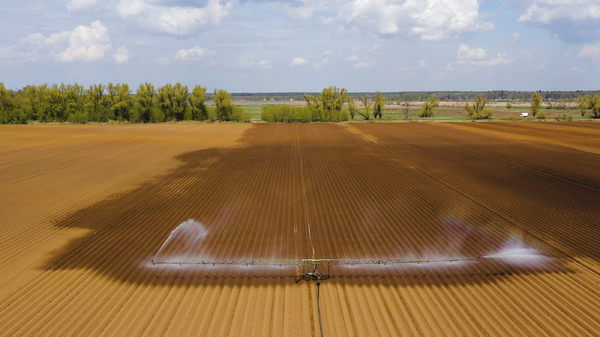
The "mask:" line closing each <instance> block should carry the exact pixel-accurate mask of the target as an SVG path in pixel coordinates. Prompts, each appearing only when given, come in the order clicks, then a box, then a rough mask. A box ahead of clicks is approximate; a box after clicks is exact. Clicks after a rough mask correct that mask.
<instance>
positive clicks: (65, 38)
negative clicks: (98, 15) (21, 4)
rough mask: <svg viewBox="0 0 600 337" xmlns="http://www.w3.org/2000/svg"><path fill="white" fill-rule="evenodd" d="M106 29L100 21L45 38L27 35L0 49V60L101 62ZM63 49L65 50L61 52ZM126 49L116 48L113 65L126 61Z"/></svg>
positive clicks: (108, 47)
mask: <svg viewBox="0 0 600 337" xmlns="http://www.w3.org/2000/svg"><path fill="white" fill-rule="evenodd" d="M109 42H110V37H109V35H108V29H107V28H106V27H104V25H102V23H101V22H100V21H94V22H92V23H91V25H90V26H89V27H88V26H83V25H81V26H78V27H75V29H74V30H73V31H67V30H65V31H62V32H60V33H54V34H51V35H50V36H48V37H45V36H44V35H42V34H40V33H35V34H31V35H28V36H26V37H24V38H22V39H21V41H20V42H19V43H18V44H16V45H14V46H10V47H6V48H1V49H0V58H7V59H14V60H18V61H39V60H55V61H59V62H77V61H80V62H95V61H100V60H102V59H104V58H105V57H106V56H107V55H109V51H110V50H111V45H110V43H109ZM65 48H66V49H65ZM129 57H130V54H129V51H128V50H127V48H126V47H119V48H117V51H116V53H115V54H113V58H114V60H115V62H116V63H118V64H120V63H124V62H127V60H129Z"/></svg>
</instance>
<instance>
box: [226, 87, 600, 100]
mask: <svg viewBox="0 0 600 337" xmlns="http://www.w3.org/2000/svg"><path fill="white" fill-rule="evenodd" d="M535 92H536V91H510V90H494V91H422V92H413V91H408V92H406V91H404V92H403V91H399V92H382V95H383V98H384V99H385V100H386V101H424V100H426V99H427V98H429V97H431V96H432V95H434V94H435V95H437V97H438V99H439V100H440V101H460V102H464V101H465V100H469V101H473V100H475V99H477V96H478V95H479V94H483V97H485V98H487V99H488V100H500V101H512V102H515V101H529V100H531V96H532V95H533V94H534V93H535ZM537 93H539V94H540V95H541V96H542V98H543V99H544V100H560V99H565V100H568V99H569V98H571V99H574V100H577V97H579V96H585V95H589V96H595V95H600V90H576V91H537ZM304 94H311V95H318V94H319V93H318V92H312V93H311V92H266V93H232V94H231V95H232V97H233V99H234V100H252V101H263V100H267V101H269V100H274V101H283V100H290V99H293V100H304V98H303V96H304ZM374 95H375V92H349V93H348V96H349V97H352V98H354V99H355V100H358V99H359V98H360V97H361V96H366V97H373V96H374Z"/></svg>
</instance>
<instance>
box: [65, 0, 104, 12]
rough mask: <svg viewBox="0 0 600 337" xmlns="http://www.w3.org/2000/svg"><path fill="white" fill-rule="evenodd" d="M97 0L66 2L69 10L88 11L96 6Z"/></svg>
mask: <svg viewBox="0 0 600 337" xmlns="http://www.w3.org/2000/svg"><path fill="white" fill-rule="evenodd" d="M96 3H97V0H70V1H69V2H68V3H67V10H68V11H69V12H80V11H88V10H90V9H92V8H94V6H96Z"/></svg>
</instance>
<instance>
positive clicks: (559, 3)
mask: <svg viewBox="0 0 600 337" xmlns="http://www.w3.org/2000/svg"><path fill="white" fill-rule="evenodd" d="M560 19H567V20H573V21H578V20H586V19H600V1H598V0H575V1H570V0H534V1H533V3H532V4H531V5H530V6H529V7H528V8H527V10H526V11H525V13H524V14H523V15H521V16H520V17H519V18H518V19H517V21H521V22H540V23H549V22H551V21H556V20H560Z"/></svg>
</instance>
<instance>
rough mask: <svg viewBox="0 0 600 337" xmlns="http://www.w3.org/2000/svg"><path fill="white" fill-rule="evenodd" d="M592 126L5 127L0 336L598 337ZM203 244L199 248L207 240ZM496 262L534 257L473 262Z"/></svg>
mask: <svg viewBox="0 0 600 337" xmlns="http://www.w3.org/2000/svg"><path fill="white" fill-rule="evenodd" d="M599 138H600V128H599V127H598V126H597V124H596V123H567V124H559V123H552V124H538V123H536V124H530V123H493V124H492V123H464V124H463V123H460V124H455V123H453V124H441V123H436V124H360V125H334V124H309V125H255V126H248V125H152V126H25V127H8V126H7V127H2V128H0V141H1V142H2V143H3V144H6V146H4V147H2V148H1V149H0V158H1V159H2V160H1V161H0V177H2V180H1V181H0V186H2V187H1V189H0V198H1V200H2V201H3V211H2V213H1V214H0V226H1V230H2V232H3V235H2V237H1V238H0V241H1V242H0V243H1V244H2V246H1V247H2V249H0V258H1V259H0V292H1V294H0V334H1V335H27V336H29V335H35V334H39V335H127V336H129V335H167V336H175V335H177V336H179V335H198V334H199V335H210V336H213V335H223V336H236V335H243V336H257V335H272V336H281V335H294V336H295V335H302V336H314V335H317V334H318V329H319V326H318V317H317V308H316V285H315V284H314V282H301V283H298V284H296V283H294V272H295V270H294V268H293V267H277V266H269V267H264V266H263V267H245V266H215V267H213V266H206V267H185V266H183V267H179V266H153V265H152V263H151V260H152V259H153V258H154V257H155V254H156V253H157V252H158V251H159V249H161V247H162V246H163V243H164V242H165V239H166V238H167V237H169V235H170V233H171V232H172V231H173V230H174V229H176V228H177V226H178V225H179V224H180V223H182V222H184V221H186V220H188V219H194V220H196V221H198V222H199V223H202V224H203V225H204V228H203V230H206V232H205V237H203V240H202V241H201V244H190V242H189V236H187V237H186V235H187V234H186V235H181V236H179V237H177V238H176V239H175V240H173V241H171V242H170V243H169V244H167V245H165V247H164V250H163V252H162V253H161V254H164V256H168V257H171V258H180V257H181V256H185V258H191V259H200V260H201V259H204V260H211V261H249V260H257V259H296V258H340V259H343V258H358V259H401V258H404V259H457V258H461V257H462V258H465V257H466V258H477V257H484V258H482V259H481V260H480V261H479V262H473V263H452V264H451V263H431V264H424V265H423V264H421V265H414V264H410V265H388V266H372V267H361V266H353V267H352V266H340V267H335V268H334V269H333V270H332V272H333V273H334V276H335V277H333V278H331V279H329V280H327V281H324V282H323V284H322V286H321V296H322V297H321V309H322V310H323V323H324V332H325V335H326V336H333V335H339V336H347V335H360V336H369V335H373V336H389V335H423V336H432V335H457V336H461V335H556V336H565V335H581V336H585V335H590V336H597V335H599V334H600V323H598V322H599V321H600V314H599V313H600V310H599V309H600V304H599V303H600V276H599V275H598V273H600V253H599V250H598V244H597V242H598V240H599V238H600V227H599V225H598V220H597V219H600V214H599V213H600V211H599V210H598V208H597V205H598V201H600V200H599V199H600V197H599V195H600V194H598V191H599V190H600V178H598V177H597V173H596V172H595V171H596V170H597V167H600V155H599V154H598V153H599V152H598V151H600V146H599V145H598V140H599ZM202 233H203V235H204V232H202ZM508 248H519V249H527V250H528V251H529V252H534V255H535V256H529V257H526V258H521V257H514V256H513V257H508V258H507V257H502V258H485V257H486V256H497V254H496V253H498V252H502V251H505V250H507V249H508Z"/></svg>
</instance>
